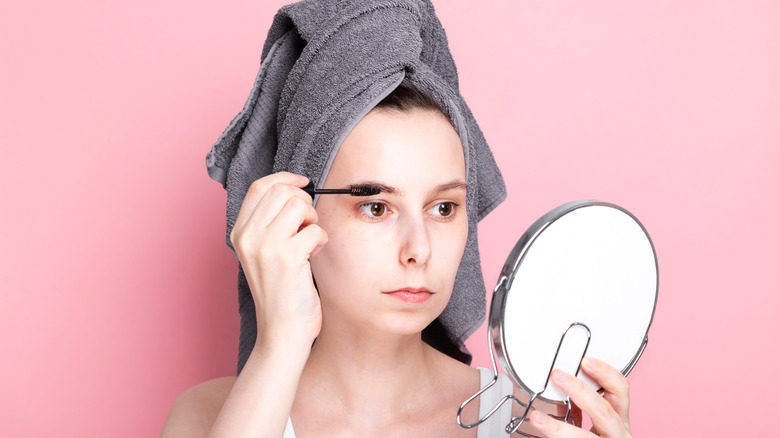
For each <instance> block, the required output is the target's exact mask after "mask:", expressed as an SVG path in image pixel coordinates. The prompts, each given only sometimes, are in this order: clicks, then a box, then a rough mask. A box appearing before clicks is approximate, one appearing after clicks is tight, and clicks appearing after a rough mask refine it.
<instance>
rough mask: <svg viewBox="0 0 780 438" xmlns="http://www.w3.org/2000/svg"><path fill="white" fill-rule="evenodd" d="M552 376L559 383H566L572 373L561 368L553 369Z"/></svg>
mask: <svg viewBox="0 0 780 438" xmlns="http://www.w3.org/2000/svg"><path fill="white" fill-rule="evenodd" d="M552 378H553V380H554V381H555V383H557V384H559V385H560V384H562V383H566V382H567V381H569V379H570V378H571V376H570V375H568V374H567V373H565V372H564V371H561V370H553V374H552Z"/></svg>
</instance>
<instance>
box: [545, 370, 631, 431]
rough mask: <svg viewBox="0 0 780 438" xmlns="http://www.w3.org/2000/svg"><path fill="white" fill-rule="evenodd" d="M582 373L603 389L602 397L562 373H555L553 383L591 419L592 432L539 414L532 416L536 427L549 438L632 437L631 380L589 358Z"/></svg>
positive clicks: (576, 379)
mask: <svg viewBox="0 0 780 438" xmlns="http://www.w3.org/2000/svg"><path fill="white" fill-rule="evenodd" d="M582 370H583V371H585V372H586V373H588V375H590V376H591V377H592V378H593V379H594V380H595V381H596V382H597V383H598V384H599V385H601V387H602V388H604V395H603V396H602V395H600V394H599V393H598V392H596V390H594V389H593V388H591V387H590V386H589V385H587V384H586V383H585V382H584V381H583V380H581V379H578V378H576V377H574V376H571V375H569V374H567V373H565V372H563V371H561V370H555V371H553V374H552V379H553V383H555V385H556V386H558V387H559V388H560V389H561V390H562V391H563V392H565V393H566V394H568V396H569V399H570V401H571V402H572V403H574V404H575V405H576V406H577V407H579V408H580V409H582V412H584V413H586V414H588V415H589V416H590V418H591V421H592V423H593V428H592V429H591V430H590V432H588V431H586V430H583V429H580V428H578V427H576V426H572V425H571V424H568V423H565V422H563V421H559V420H556V419H554V418H552V417H550V416H548V415H545V414H544V413H542V412H540V411H534V412H533V413H532V414H531V415H530V419H531V423H532V424H533V426H534V427H536V429H538V430H539V431H540V432H542V433H544V434H545V435H547V436H548V437H550V438H558V437H593V436H594V434H595V435H597V436H601V437H609V438H625V437H631V427H630V426H629V422H628V405H629V394H628V379H626V377H625V376H624V375H623V374H621V373H620V371H618V370H616V369H615V368H614V367H612V366H611V365H609V364H607V363H606V362H602V361H600V360H598V359H595V358H590V357H588V358H585V359H584V360H583V361H582Z"/></svg>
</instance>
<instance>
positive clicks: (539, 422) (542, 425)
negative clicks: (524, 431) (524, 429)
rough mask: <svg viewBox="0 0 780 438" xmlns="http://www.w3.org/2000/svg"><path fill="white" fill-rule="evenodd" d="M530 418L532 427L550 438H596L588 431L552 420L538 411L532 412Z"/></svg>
mask: <svg viewBox="0 0 780 438" xmlns="http://www.w3.org/2000/svg"><path fill="white" fill-rule="evenodd" d="M529 418H530V420H531V425H532V426H534V427H535V428H536V429H537V430H538V431H539V432H541V433H542V434H543V435H544V436H547V437H549V438H557V437H567V438H577V437H589V438H593V437H594V435H593V434H592V433H590V432H588V431H586V430H583V429H580V428H579V427H577V426H572V425H571V424H569V423H564V422H563V421H560V420H556V419H555V418H552V417H550V416H549V415H547V414H545V413H543V412H541V411H538V410H535V411H533V412H531V415H529Z"/></svg>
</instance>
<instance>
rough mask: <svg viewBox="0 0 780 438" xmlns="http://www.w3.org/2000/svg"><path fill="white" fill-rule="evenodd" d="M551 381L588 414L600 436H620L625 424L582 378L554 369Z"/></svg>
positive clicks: (624, 432)
mask: <svg viewBox="0 0 780 438" xmlns="http://www.w3.org/2000/svg"><path fill="white" fill-rule="evenodd" d="M552 379H553V382H554V383H555V385H556V386H558V387H559V388H561V390H562V391H563V392H565V393H566V394H567V395H568V396H569V398H570V399H571V401H572V402H573V403H574V404H576V405H577V406H579V407H580V409H582V412H585V413H586V414H588V415H589V416H590V419H591V421H592V422H593V426H594V427H595V428H596V430H598V431H599V434H601V435H602V436H609V437H622V436H625V435H626V433H627V432H628V429H627V425H626V424H625V422H624V421H623V419H622V418H621V417H620V415H618V413H617V412H616V411H615V409H614V408H613V407H612V405H611V404H610V403H609V402H608V401H607V400H606V399H604V397H602V396H601V395H599V393H598V392H596V390H595V389H593V388H592V387H590V386H589V385H587V384H586V383H585V381H583V380H582V379H578V378H576V377H574V376H572V375H569V374H567V373H565V372H563V371H561V370H554V371H553V374H552Z"/></svg>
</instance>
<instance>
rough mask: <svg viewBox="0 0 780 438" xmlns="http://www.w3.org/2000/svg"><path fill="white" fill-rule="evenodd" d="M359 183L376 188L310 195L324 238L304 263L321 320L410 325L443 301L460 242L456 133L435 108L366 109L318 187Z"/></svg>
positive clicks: (464, 227)
mask: <svg viewBox="0 0 780 438" xmlns="http://www.w3.org/2000/svg"><path fill="white" fill-rule="evenodd" d="M363 184H372V185H379V186H381V187H383V191H382V193H380V194H379V195H377V196H373V197H368V198H363V197H352V196H347V195H323V196H320V197H319V200H318V201H317V207H316V210H317V213H318V214H319V222H318V223H319V225H320V226H321V227H322V228H323V229H325V231H326V232H327V233H328V243H327V244H326V245H325V246H324V247H323V248H322V249H321V250H320V251H319V252H318V253H317V254H316V255H315V256H314V257H312V258H311V267H312V273H313V275H314V278H315V280H316V282H317V288H318V290H319V292H320V299H321V302H322V310H323V317H324V324H326V325H327V326H331V325H339V324H342V325H348V326H352V328H354V326H355V325H357V326H358V327H360V329H361V330H371V329H374V330H377V331H381V332H391V333H396V334H413V333H416V332H419V331H421V330H422V329H423V328H425V327H426V326H427V325H428V324H429V323H430V322H431V321H433V320H434V319H436V317H438V316H439V314H441V312H442V311H443V310H444V307H445V306H446V305H447V302H448V301H449V298H450V294H451V293H452V287H453V284H454V281H455V274H456V273H457V270H458V265H459V264H460V259H461V257H462V255H463V250H464V247H465V245H466V235H467V232H468V221H467V218H466V170H465V164H464V159H463V148H462V146H461V143H460V138H459V137H458V134H457V133H456V132H455V130H454V129H453V128H452V125H450V123H449V121H448V120H447V119H446V118H445V117H444V116H443V115H442V114H440V113H437V112H432V111H421V110H415V111H411V112H408V113H398V112H390V111H386V110H374V111H371V112H370V113H369V114H368V115H366V116H365V117H364V118H363V119H362V120H361V121H360V122H359V123H358V124H357V125H356V126H355V128H354V129H353V130H352V131H351V132H350V134H349V135H348V136H347V137H346V139H345V140H344V142H343V144H342V145H341V148H340V149H339V151H338V154H337V155H336V158H335V160H334V162H333V165H332V167H331V170H330V172H329V173H328V176H327V179H326V180H325V184H324V185H323V187H325V188H347V187H349V186H352V185H363Z"/></svg>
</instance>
